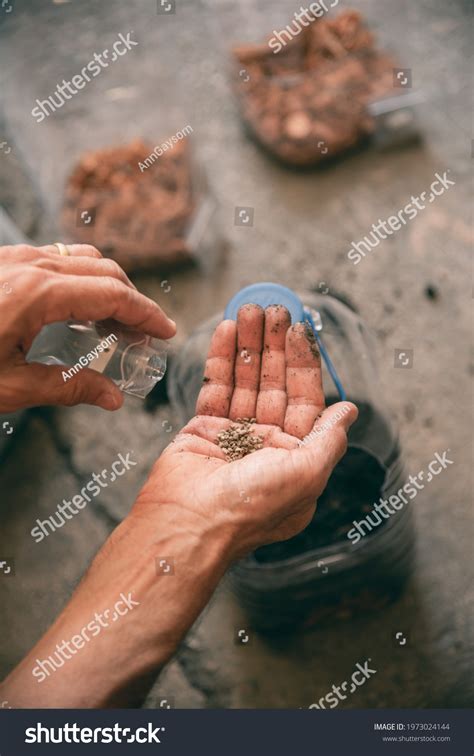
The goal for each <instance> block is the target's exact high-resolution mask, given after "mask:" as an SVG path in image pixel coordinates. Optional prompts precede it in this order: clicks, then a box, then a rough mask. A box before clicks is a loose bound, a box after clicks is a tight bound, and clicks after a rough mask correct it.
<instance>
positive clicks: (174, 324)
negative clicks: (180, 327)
mask: <svg viewBox="0 0 474 756" xmlns="http://www.w3.org/2000/svg"><path fill="white" fill-rule="evenodd" d="M168 323H169V324H170V326H172V327H173V328H174V329H175V330H176V329H177V326H176V323H175V322H174V320H171V318H168Z"/></svg>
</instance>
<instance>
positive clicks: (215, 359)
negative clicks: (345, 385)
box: [136, 304, 357, 556]
mask: <svg viewBox="0 0 474 756" xmlns="http://www.w3.org/2000/svg"><path fill="white" fill-rule="evenodd" d="M345 405H346V407H348V409H347V410H346V411H345V413H340V414H341V415H342V417H341V418H340V419H336V418H335V416H336V415H338V414H339V413H338V410H340V409H341V405H340V404H335V405H332V406H331V407H330V408H328V409H325V400H324V393H323V387H322V379H321V359H320V355H319V351H318V349H317V346H316V343H315V340H314V336H313V334H312V332H311V331H308V329H307V327H306V326H305V325H304V324H303V323H297V324H295V325H291V318H290V314H289V312H288V310H287V309H286V308H285V307H283V306H280V305H274V306H270V307H268V308H267V309H266V310H265V311H264V310H263V309H262V308H261V307H259V306H258V305H253V304H248V305H244V306H243V307H242V308H241V309H240V310H239V313H238V316H237V321H236V322H235V321H233V320H224V321H222V322H221V323H220V324H219V325H218V326H217V328H216V330H215V332H214V335H213V337H212V340H211V344H210V348H209V353H208V357H207V362H206V367H205V372H204V379H203V386H202V389H201V392H200V394H199V397H198V400H197V406H196V416H195V417H194V418H193V419H192V420H191V421H190V422H189V423H188V424H187V425H186V427H185V428H183V430H182V431H181V432H180V433H179V434H178V435H177V436H176V438H175V439H174V441H173V442H172V443H171V444H170V445H169V446H168V447H167V449H166V450H165V451H164V452H163V454H162V455H161V457H160V459H159V460H158V461H157V462H156V464H155V467H154V469H153V471H152V473H151V476H150V478H149V481H148V483H147V484H146V486H145V488H144V489H143V490H142V493H141V495H140V497H139V500H138V502H137V505H136V506H137V507H140V508H141V507H145V508H146V507H148V506H150V505H152V506H153V503H154V502H156V500H157V497H158V499H159V500H162V501H166V502H167V504H168V505H172V506H175V507H176V508H177V509H186V510H187V512H188V514H189V513H190V512H192V513H193V515H194V516H196V517H197V518H199V517H205V518H215V521H216V522H223V523H224V525H223V526H224V527H226V528H228V529H230V530H231V531H232V532H233V534H234V536H235V538H234V542H235V552H236V556H239V555H240V554H242V553H245V552H247V551H250V550H251V549H253V548H256V547H257V546H260V545H262V544H266V543H270V542H272V541H277V540H284V539H286V538H290V537H291V536H293V535H295V534H296V533H298V532H299V531H300V530H302V529H303V528H304V527H305V526H306V525H307V524H308V523H309V522H310V520H311V518H312V517H313V514H314V510H315V506H316V501H317V498H318V497H319V496H320V494H321V493H322V491H323V490H324V488H325V486H326V483H327V480H328V478H329V476H330V474H331V472H332V470H333V468H334V466H335V465H336V464H337V462H338V461H339V459H340V458H341V457H342V456H343V454H344V453H345V450H346V446H347V431H348V428H349V427H350V425H351V424H352V423H353V422H354V420H355V419H356V417H357V409H356V407H355V406H354V405H351V404H350V403H348V402H345ZM323 423H325V428H329V430H325V431H324V433H316V434H313V435H312V437H311V439H309V440H308V442H305V443H304V444H302V443H301V441H302V439H304V438H305V437H306V436H307V435H308V434H310V433H311V431H312V430H313V429H314V428H317V427H318V425H322V424H323ZM158 481H159V489H158Z"/></svg>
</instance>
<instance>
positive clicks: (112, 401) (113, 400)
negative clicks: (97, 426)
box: [97, 393, 122, 410]
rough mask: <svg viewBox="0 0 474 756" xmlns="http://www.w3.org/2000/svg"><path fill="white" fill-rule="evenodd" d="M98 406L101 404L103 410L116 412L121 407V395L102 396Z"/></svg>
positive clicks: (108, 394) (107, 394)
mask: <svg viewBox="0 0 474 756" xmlns="http://www.w3.org/2000/svg"><path fill="white" fill-rule="evenodd" d="M97 404H99V405H100V406H101V407H102V409H106V410H115V409H118V408H119V407H120V406H121V404H122V397H121V395H120V394H111V393H106V394H101V395H100V396H99V398H98V400H97Z"/></svg>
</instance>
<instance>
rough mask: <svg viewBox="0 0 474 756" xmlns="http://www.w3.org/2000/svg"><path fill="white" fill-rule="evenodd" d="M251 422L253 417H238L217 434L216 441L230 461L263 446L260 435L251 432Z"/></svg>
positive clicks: (253, 419)
mask: <svg viewBox="0 0 474 756" xmlns="http://www.w3.org/2000/svg"><path fill="white" fill-rule="evenodd" d="M253 423H255V418H254V417H252V418H246V417H242V418H240V417H238V418H237V420H236V421H235V423H234V424H232V425H231V426H230V427H229V428H227V430H225V431H221V432H220V433H219V435H218V436H217V439H216V443H217V445H218V446H219V447H220V448H221V449H222V451H223V452H225V454H226V456H227V458H228V460H229V461H230V462H233V461H234V460H236V459H242V457H246V456H247V454H251V453H252V452H254V451H257V450H258V449H262V448H263V438H262V436H259V435H258V434H257V433H252V425H253Z"/></svg>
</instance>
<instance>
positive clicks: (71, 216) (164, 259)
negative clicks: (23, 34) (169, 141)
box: [62, 139, 196, 271]
mask: <svg viewBox="0 0 474 756" xmlns="http://www.w3.org/2000/svg"><path fill="white" fill-rule="evenodd" d="M151 152H152V147H150V145H147V144H145V143H144V142H143V141H141V140H136V141H134V142H132V143H131V144H128V145H125V146H120V147H112V148H108V149H102V150H96V151H94V152H88V153H85V154H84V155H83V156H82V157H81V159H80V160H79V162H78V164H77V165H76V167H75V169H74V170H73V172H72V174H71V175H70V177H69V179H68V181H67V184H66V193H65V202H64V208H63V213H62V225H63V227H64V229H65V231H66V232H67V233H68V235H69V236H70V237H71V238H72V239H73V240H74V241H77V242H82V243H89V244H94V245H95V246H96V247H98V249H100V250H101V252H102V253H103V254H104V255H107V256H109V257H112V258H113V259H114V260H116V261H117V262H118V263H120V265H121V266H122V267H123V268H124V269H125V270H127V271H130V270H135V269H141V268H152V267H156V266H157V265H158V266H159V265H170V264H173V265H174V264H177V263H181V262H185V261H187V260H189V259H190V258H191V257H192V254H193V253H192V250H190V249H189V247H188V244H187V233H188V230H189V225H190V223H191V218H192V215H193V212H194V210H195V206H196V198H195V196H194V195H195V192H194V191H193V186H192V180H191V161H190V148H189V146H188V143H187V140H186V139H183V140H182V141H178V142H177V143H176V144H174V145H173V147H172V149H169V150H168V151H166V152H164V153H163V154H162V155H161V156H160V157H159V158H157V159H156V160H155V162H154V163H153V164H152V165H150V166H149V167H148V168H147V169H146V170H143V171H142V170H141V169H140V167H139V165H140V164H142V165H143V164H144V161H145V160H146V159H147V158H148V157H149V155H150V154H151ZM81 211H84V212H85V213H86V215H85V220H84V221H83V222H81ZM89 218H90V221H89V220H88V219H89Z"/></svg>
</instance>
